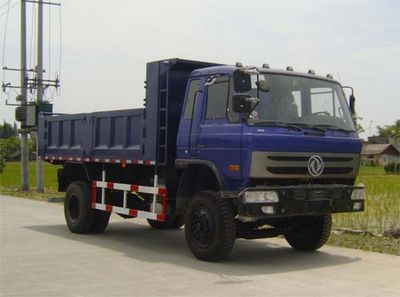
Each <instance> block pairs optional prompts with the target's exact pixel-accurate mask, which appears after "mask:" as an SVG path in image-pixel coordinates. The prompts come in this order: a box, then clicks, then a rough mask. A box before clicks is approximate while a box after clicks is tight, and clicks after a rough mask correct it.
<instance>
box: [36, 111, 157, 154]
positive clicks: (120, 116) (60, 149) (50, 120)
mask: <svg viewBox="0 0 400 297" xmlns="http://www.w3.org/2000/svg"><path fill="white" fill-rule="evenodd" d="M143 113H144V109H129V110H117V111H107V112H95V113H89V114H74V115H61V116H46V117H42V118H41V119H40V123H39V154H40V156H41V157H46V156H47V157H51V158H53V159H56V160H59V159H63V160H68V158H73V159H76V158H82V159H87V158H90V159H110V160H121V161H122V160H150V161H154V160H155V157H156V156H155V152H156V148H155V145H151V142H150V144H149V145H148V147H146V145H145V142H144V137H145V136H146V135H144V119H143Z"/></svg>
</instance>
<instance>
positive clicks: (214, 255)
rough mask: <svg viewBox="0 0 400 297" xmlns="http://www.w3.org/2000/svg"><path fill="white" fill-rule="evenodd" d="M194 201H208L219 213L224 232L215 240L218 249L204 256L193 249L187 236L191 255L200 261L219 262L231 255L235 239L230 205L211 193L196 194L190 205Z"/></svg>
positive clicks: (234, 226)
mask: <svg viewBox="0 0 400 297" xmlns="http://www.w3.org/2000/svg"><path fill="white" fill-rule="evenodd" d="M199 197H201V198H199ZM196 199H208V200H209V201H211V202H212V203H213V204H214V205H215V207H216V208H217V211H218V212H219V215H220V218H221V221H222V225H223V230H224V232H222V237H221V238H219V239H217V241H218V248H217V249H215V250H214V251H210V252H208V253H206V254H200V253H197V252H196V250H195V249H193V246H192V245H191V243H190V242H189V241H188V236H186V240H187V242H188V245H189V248H190V249H191V251H192V253H193V254H194V255H195V256H196V257H197V258H199V259H200V260H205V261H210V262H217V261H221V260H223V259H225V258H226V257H227V256H228V255H229V254H230V253H231V251H232V248H233V245H234V243H235V239H236V223H235V219H234V214H233V207H232V204H231V203H230V202H229V201H228V200H226V199H222V198H220V196H219V195H218V193H216V192H211V191H203V192H200V193H198V194H197V195H196V196H195V198H193V201H192V203H193V202H194V201H195V200H196ZM189 208H190V206H189ZM187 232H189V231H188V230H187V228H186V225H185V233H187Z"/></svg>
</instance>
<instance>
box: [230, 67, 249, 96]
mask: <svg viewBox="0 0 400 297" xmlns="http://www.w3.org/2000/svg"><path fill="white" fill-rule="evenodd" d="M233 85H234V89H235V92H238V93H245V92H250V91H251V77H250V74H249V73H246V72H244V71H242V70H236V71H235V72H234V73H233Z"/></svg>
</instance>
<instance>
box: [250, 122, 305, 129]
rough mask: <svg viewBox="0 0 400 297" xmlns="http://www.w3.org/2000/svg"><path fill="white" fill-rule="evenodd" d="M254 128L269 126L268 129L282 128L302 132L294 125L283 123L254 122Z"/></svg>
mask: <svg viewBox="0 0 400 297" xmlns="http://www.w3.org/2000/svg"><path fill="white" fill-rule="evenodd" d="M253 125H254V126H269V127H282V128H287V129H292V130H296V131H302V130H303V129H302V128H301V127H299V126H297V125H296V124H292V123H285V122H276V121H256V122H253Z"/></svg>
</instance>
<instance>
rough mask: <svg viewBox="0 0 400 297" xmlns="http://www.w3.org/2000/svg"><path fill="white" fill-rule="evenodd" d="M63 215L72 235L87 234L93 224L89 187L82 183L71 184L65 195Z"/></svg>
mask: <svg viewBox="0 0 400 297" xmlns="http://www.w3.org/2000/svg"><path fill="white" fill-rule="evenodd" d="M64 215H65V220H66V222H67V226H68V228H69V230H71V232H73V233H88V232H90V231H91V229H92V226H93V222H94V210H93V209H92V207H91V201H90V190H89V186H88V185H87V184H86V183H85V182H82V181H75V182H72V183H71V184H70V185H69V186H68V188H67V192H66V193H65V201H64Z"/></svg>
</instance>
